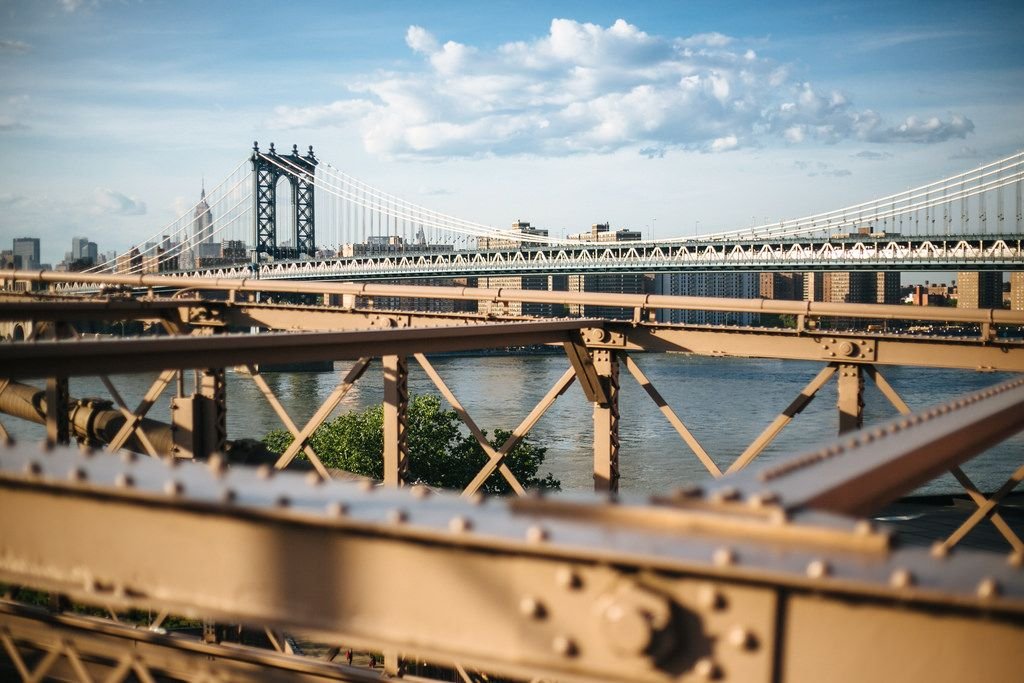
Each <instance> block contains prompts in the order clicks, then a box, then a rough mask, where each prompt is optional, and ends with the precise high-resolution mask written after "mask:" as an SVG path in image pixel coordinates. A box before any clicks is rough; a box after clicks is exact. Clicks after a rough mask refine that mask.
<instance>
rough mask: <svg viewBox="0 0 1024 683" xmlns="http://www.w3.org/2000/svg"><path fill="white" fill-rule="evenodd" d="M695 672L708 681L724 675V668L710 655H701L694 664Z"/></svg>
mask: <svg viewBox="0 0 1024 683" xmlns="http://www.w3.org/2000/svg"><path fill="white" fill-rule="evenodd" d="M693 672H694V673H695V674H697V675H698V676H700V677H701V678H703V679H704V680H706V681H713V680H716V679H717V678H718V677H719V676H721V675H722V670H721V669H720V668H719V667H718V665H717V664H715V662H714V661H713V660H712V659H711V658H710V657H701V658H700V659H698V660H697V663H696V664H694V665H693Z"/></svg>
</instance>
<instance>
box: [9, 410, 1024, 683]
mask: <svg viewBox="0 0 1024 683" xmlns="http://www.w3.org/2000/svg"><path fill="white" fill-rule="evenodd" d="M985 400H986V401H987V399H985ZM734 479H735V478H729V477H726V478H724V479H722V480H719V481H720V482H722V483H724V484H728V483H729V482H730V481H731V480H734ZM761 505H762V507H754V506H751V505H750V504H748V502H747V501H743V500H739V501H738V500H734V499H732V498H729V497H726V496H717V497H707V498H703V499H699V500H698V499H693V498H679V499H674V500H672V501H665V504H663V505H654V506H652V505H650V504H649V503H648V501H646V500H632V499H628V498H627V499H622V500H620V502H619V503H618V504H616V505H609V504H607V503H606V502H602V501H600V500H598V501H594V502H590V501H580V502H569V501H559V500H550V501H546V500H530V499H514V500H504V501H501V500H497V501H489V502H486V503H484V504H480V503H479V502H474V501H469V500H462V499H459V498H457V497H455V496H450V495H433V496H426V497H424V496H423V495H422V492H417V491H415V490H399V489H389V490H384V489H380V490H366V489H364V488H362V487H359V486H358V485H355V484H350V483H343V482H333V481H332V482H321V483H313V482H310V481H308V480H307V479H306V478H305V477H302V476H301V475H297V474H292V473H288V472H282V473H280V474H278V475H276V476H274V477H272V478H267V477H265V476H261V474H260V473H259V472H257V471H253V470H252V469H250V468H244V467H233V468H231V469H230V470H228V471H226V472H225V471H223V470H220V469H212V468H208V467H206V466H203V465H201V464H199V463H189V462H186V463H181V464H179V465H178V466H177V467H175V468H169V467H168V466H167V465H165V464H164V463H161V462H158V461H155V460H150V459H138V460H134V461H125V460H123V459H121V458H117V457H114V456H107V455H95V456H92V457H86V456H85V455H84V454H80V453H77V452H75V451H73V450H71V449H64V448H59V447H58V448H55V449H53V450H52V451H50V452H49V453H40V452H39V450H38V449H36V448H30V447H22V446H14V447H9V448H6V449H0V530H2V532H3V533H2V537H3V539H4V544H3V552H2V553H0V580H3V581H7V582H12V583H17V584H19V585H27V586H33V587H36V588H39V589H42V590H50V591H57V592H61V593H65V594H68V595H69V596H70V597H71V598H72V599H75V600H80V601H83V602H87V603H101V604H110V605H112V606H114V607H116V608H121V607H138V608H143V609H146V608H153V609H157V610H163V609H170V610H171V611H172V612H174V613H177V614H184V615H191V616H196V617H200V616H201V617H203V618H207V619H217V620H221V621H225V622H229V623H248V624H259V625H267V626H270V627H271V628H275V629H301V630H305V631H306V632H309V633H310V635H311V637H314V638H316V639H318V640H321V641H322V642H345V643H347V644H348V643H351V644H352V645H353V646H356V647H361V648H374V649H377V650H380V649H393V650H396V651H400V652H403V653H405V654H406V655H408V656H410V657H418V658H424V659H426V660H428V661H437V662H440V663H449V662H454V661H458V662H460V663H461V665H462V666H463V667H466V668H473V669H479V670H483V671H488V672H493V673H495V674H498V675H502V676H518V677H535V676H540V677H543V678H558V679H559V680H569V681H573V680H589V681H612V680H631V681H641V682H647V681H651V682H654V681H658V682H660V681H666V682H667V681H678V680H680V679H687V678H694V679H696V678H699V677H704V678H707V677H709V676H710V677H712V678H715V677H718V678H721V679H727V680H742V681H747V680H766V681H767V680H779V679H780V678H786V679H790V680H804V678H803V677H804V676H805V675H806V672H807V671H809V670H813V671H816V672H817V673H819V674H820V673H821V671H823V669H822V668H821V667H822V663H821V660H820V657H821V656H822V655H821V654H820V650H817V649H815V648H819V647H820V648H825V652H826V654H828V653H833V652H836V653H837V654H836V655H835V661H834V662H833V661H832V660H831V659H830V660H829V668H828V673H829V676H830V677H831V678H834V679H836V680H850V679H852V678H853V677H854V676H856V675H857V672H858V671H860V670H861V669H860V668H858V667H860V666H862V665H863V663H862V661H861V660H863V659H865V658H871V657H873V656H875V653H876V651H875V650H873V649H872V645H871V643H872V637H871V634H875V633H878V632H879V631H880V630H881V631H884V632H885V633H886V639H887V640H886V643H885V650H884V651H885V652H886V653H888V654H887V655H886V656H890V657H891V660H890V661H889V662H888V664H887V667H888V668H887V670H888V671H889V672H890V673H891V675H892V677H893V678H895V679H898V680H910V681H914V680H919V681H930V680H934V679H935V677H941V676H942V675H943V674H944V673H945V672H946V671H948V670H961V668H962V667H964V666H967V662H968V661H971V660H973V659H975V654H976V651H974V650H972V649H971V648H976V647H980V646H981V645H982V643H984V644H985V650H984V651H985V653H986V655H985V657H983V658H982V660H983V661H982V662H980V663H979V662H973V664H974V665H975V666H977V667H979V669H978V670H979V671H982V672H983V673H984V674H985V675H987V676H990V677H993V678H995V679H1000V680H1005V679H1007V678H1011V677H1012V676H1013V675H1015V672H1017V671H1019V670H1020V668H1021V667H1024V651H1022V650H1021V649H1020V647H1019V643H1020V640H1021V638H1022V637H1024V580H1022V578H1021V573H1020V570H1019V569H1017V568H1015V567H1011V566H1009V565H1008V564H1007V563H1006V562H1004V561H1003V560H1002V559H1001V558H993V557H992V556H991V555H989V554H986V553H974V552H970V551H964V552H960V553H957V554H955V555H952V556H950V557H948V558H944V559H941V560H939V559H935V558H932V557H930V556H929V554H928V553H927V551H923V550H915V549H902V548H899V547H892V546H890V545H889V544H888V542H887V539H886V537H885V536H884V535H883V534H879V533H878V532H874V531H871V530H870V529H867V530H865V529H864V528H863V526H862V525H858V524H856V523H855V521H854V520H850V519H844V518H837V517H832V516H822V515H820V514H816V513H804V512H800V511H799V510H796V511H793V512H791V513H790V514H789V515H788V516H787V515H786V514H782V515H780V514H779V513H780V512H783V511H782V509H781V508H777V507H775V506H774V505H773V504H772V503H771V502H769V501H767V500H762V501H761ZM115 521H116V525H117V527H116V529H117V531H116V533H111V525H112V524H113V523H115ZM154 529H160V531H161V533H160V534H159V535H154V534H153V530H154ZM211 548H216V549H217V553H216V557H215V558H214V557H213V556H211V555H210V549H211ZM410 574H412V575H414V576H415V581H410V580H409V577H410ZM897 576H899V577H904V576H910V577H912V579H911V580H909V581H896V580H895V579H894V577H897ZM826 617H827V620H825V621H819V620H818V619H819V618H820V619H822V620H824V619H825V618H826ZM822 623H828V624H829V625H830V628H829V630H828V634H827V635H828V641H829V642H828V643H823V640H822V639H823V634H822V630H823V629H822V627H821V624H822ZM890 639H894V641H895V642H890ZM936 642H944V643H950V645H948V646H946V647H944V648H942V649H941V652H940V653H936V652H935V643H936ZM850 643H853V644H855V646H856V647H857V648H858V650H859V656H856V657H854V656H849V655H846V654H841V653H839V652H838V651H840V650H844V649H845V648H848V647H850V645H849V644H850ZM897 653H898V654H897ZM780 672H781V673H780ZM801 672H803V673H801Z"/></svg>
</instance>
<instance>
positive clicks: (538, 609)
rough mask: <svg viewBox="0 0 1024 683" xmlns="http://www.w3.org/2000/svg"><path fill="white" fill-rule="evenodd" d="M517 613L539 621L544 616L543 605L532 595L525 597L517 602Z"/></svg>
mask: <svg viewBox="0 0 1024 683" xmlns="http://www.w3.org/2000/svg"><path fill="white" fill-rule="evenodd" d="M519 612H520V614H522V615H523V616H524V617H528V618H530V619H539V618H540V617H542V616H544V605H542V604H541V603H540V601H539V600H537V598H535V597H533V596H532V595H527V596H524V597H523V599H522V600H520V601H519Z"/></svg>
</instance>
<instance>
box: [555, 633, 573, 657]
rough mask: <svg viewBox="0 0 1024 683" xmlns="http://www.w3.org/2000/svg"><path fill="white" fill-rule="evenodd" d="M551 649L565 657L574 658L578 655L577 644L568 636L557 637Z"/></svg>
mask: <svg viewBox="0 0 1024 683" xmlns="http://www.w3.org/2000/svg"><path fill="white" fill-rule="evenodd" d="M551 649H553V650H554V651H555V652H556V653H558V654H560V655H562V656H563V657H572V656H574V655H575V654H576V653H577V649H576V643H574V642H573V641H572V638H569V637H568V636H555V638H554V640H552V641H551Z"/></svg>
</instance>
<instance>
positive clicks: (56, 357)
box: [0, 320, 595, 379]
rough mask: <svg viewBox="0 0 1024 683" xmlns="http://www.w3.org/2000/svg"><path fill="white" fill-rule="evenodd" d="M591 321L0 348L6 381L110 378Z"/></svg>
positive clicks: (437, 343)
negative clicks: (38, 378) (119, 375)
mask: <svg viewBox="0 0 1024 683" xmlns="http://www.w3.org/2000/svg"><path fill="white" fill-rule="evenodd" d="M594 324H595V323H594V321H589V322H584V321H566V320H553V321H534V322H515V323H481V324H478V325H471V326H466V327H458V328H453V327H432V328H411V329H399V330H368V331H353V332H301V333H300V332H295V333H284V332H278V333H263V334H258V335H250V334H224V335H211V336H198V337H197V336H192V337H150V338H134V339H115V340H87V339H80V340H73V341H57V342H49V341H47V342H33V343H19V344H10V345H7V346H6V347H5V348H4V360H5V363H4V368H3V370H2V371H0V376H4V377H8V378H12V379H14V378H26V377H51V376H53V375H55V374H59V375H67V376H69V377H74V376H84V375H96V374H108V373H114V372H125V371H126V370H127V371H130V372H144V371H148V370H165V369H188V368H216V367H231V366H235V365H245V364H250V363H287V362H294V361H309V360H346V359H347V360H354V359H357V358H360V357H364V356H369V357H380V356H384V355H393V354H411V353H443V352H450V351H466V350H472V349H487V348H505V347H508V346H517V345H531V344H551V343H564V342H565V341H568V340H569V339H570V337H571V335H572V333H573V332H576V331H578V330H579V329H580V328H582V327H584V326H587V327H593V326H594Z"/></svg>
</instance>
